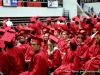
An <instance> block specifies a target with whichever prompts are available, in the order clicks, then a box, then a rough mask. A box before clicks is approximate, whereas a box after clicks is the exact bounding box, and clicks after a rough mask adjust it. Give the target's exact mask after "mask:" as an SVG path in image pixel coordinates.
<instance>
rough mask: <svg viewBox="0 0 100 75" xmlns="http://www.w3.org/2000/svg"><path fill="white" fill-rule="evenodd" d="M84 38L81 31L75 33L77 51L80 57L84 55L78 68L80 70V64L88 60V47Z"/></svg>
mask: <svg viewBox="0 0 100 75" xmlns="http://www.w3.org/2000/svg"><path fill="white" fill-rule="evenodd" d="M84 40H85V35H84V34H83V33H78V35H77V43H78V46H77V53H78V56H79V57H80V58H81V57H84V56H85V57H84V58H83V59H81V62H80V66H79V70H81V67H82V65H83V64H84V63H85V62H86V61H87V60H88V54H87V52H88V49H89V47H88V46H87V45H86V44H85V43H84Z"/></svg>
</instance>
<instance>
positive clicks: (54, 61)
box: [48, 35, 62, 71]
mask: <svg viewBox="0 0 100 75" xmlns="http://www.w3.org/2000/svg"><path fill="white" fill-rule="evenodd" d="M49 38H50V39H49V41H50V43H49V45H50V46H49V47H51V48H49V49H51V50H50V52H49V53H48V56H49V57H48V62H49V69H50V70H51V71H54V70H55V69H56V68H58V67H59V66H60V65H61V61H62V59H61V54H60V50H59V48H58V46H57V42H58V38H56V37H55V36H53V35H50V37H49ZM49 49H48V50H49Z"/></svg>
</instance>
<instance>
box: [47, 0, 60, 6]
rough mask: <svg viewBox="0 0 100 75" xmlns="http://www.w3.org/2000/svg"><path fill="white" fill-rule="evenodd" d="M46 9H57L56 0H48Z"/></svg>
mask: <svg viewBox="0 0 100 75" xmlns="http://www.w3.org/2000/svg"><path fill="white" fill-rule="evenodd" d="M48 7H58V0H48Z"/></svg>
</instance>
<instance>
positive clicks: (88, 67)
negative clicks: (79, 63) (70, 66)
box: [82, 33, 100, 75]
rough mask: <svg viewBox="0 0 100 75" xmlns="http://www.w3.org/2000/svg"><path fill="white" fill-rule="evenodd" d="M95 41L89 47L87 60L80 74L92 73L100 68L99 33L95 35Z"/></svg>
mask: <svg viewBox="0 0 100 75" xmlns="http://www.w3.org/2000/svg"><path fill="white" fill-rule="evenodd" d="M95 40H96V43H95V44H94V45H92V46H91V47H90V48H89V53H88V55H89V60H88V61H87V62H86V63H85V64H84V65H83V69H84V70H85V72H84V73H83V74H82V75H93V73H94V72H95V71H98V69H99V68H100V33H97V35H96V36H95Z"/></svg>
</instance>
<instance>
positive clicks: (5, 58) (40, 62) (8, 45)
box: [0, 14, 100, 75]
mask: <svg viewBox="0 0 100 75" xmlns="http://www.w3.org/2000/svg"><path fill="white" fill-rule="evenodd" d="M82 18H83V20H80V18H79V17H78V16H75V17H73V18H72V21H71V22H70V23H68V24H66V18H64V17H62V16H60V17H58V18H56V19H54V21H53V22H52V20H51V18H50V17H48V18H46V23H45V24H43V23H42V22H41V21H40V20H39V16H34V17H31V18H30V23H29V24H27V25H26V26H22V25H20V24H19V25H17V26H16V27H15V29H13V28H12V27H11V26H7V25H6V21H7V19H5V21H4V22H3V25H2V26H1V28H0V72H1V74H3V75H50V74H51V75H75V74H78V73H79V72H80V71H82V73H80V74H79V75H94V73H95V72H96V71H98V70H99V68H100V17H97V15H96V14H94V15H93V16H92V17H89V18H87V17H86V16H82Z"/></svg>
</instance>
